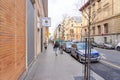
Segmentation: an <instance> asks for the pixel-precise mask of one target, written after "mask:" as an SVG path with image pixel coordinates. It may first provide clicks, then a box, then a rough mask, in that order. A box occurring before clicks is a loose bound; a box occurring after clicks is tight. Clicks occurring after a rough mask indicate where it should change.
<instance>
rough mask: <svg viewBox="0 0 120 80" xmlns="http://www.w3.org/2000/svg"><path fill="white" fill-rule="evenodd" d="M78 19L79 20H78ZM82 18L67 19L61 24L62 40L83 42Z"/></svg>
mask: <svg viewBox="0 0 120 80" xmlns="http://www.w3.org/2000/svg"><path fill="white" fill-rule="evenodd" d="M76 18H78V20H77V19H76ZM80 32H81V18H80V17H70V18H69V17H67V18H65V20H63V22H62V23H61V27H60V38H61V39H62V40H66V41H67V40H70V41H72V40H77V41H80V40H81V33H80Z"/></svg>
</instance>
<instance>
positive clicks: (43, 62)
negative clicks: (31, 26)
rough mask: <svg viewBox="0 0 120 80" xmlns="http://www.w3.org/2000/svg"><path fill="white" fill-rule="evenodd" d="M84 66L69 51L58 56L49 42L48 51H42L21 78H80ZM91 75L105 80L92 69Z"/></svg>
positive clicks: (41, 79)
mask: <svg viewBox="0 0 120 80" xmlns="http://www.w3.org/2000/svg"><path fill="white" fill-rule="evenodd" d="M83 67H84V66H83V65H82V64H81V63H79V62H78V61H76V60H75V59H74V58H72V57H71V56H70V55H69V54H67V53H64V54H60V53H58V55H57V56H56V55H55V53H54V51H53V49H52V45H51V44H49V46H48V49H47V51H46V52H44V53H41V54H40V55H39V56H38V58H37V60H36V61H35V62H34V64H33V65H32V67H31V68H30V69H29V71H28V73H27V76H26V78H25V79H23V78H20V80H78V79H77V77H80V76H83V74H84V73H83V71H84V68H83ZM91 75H92V76H93V77H94V78H95V80H104V79H103V78H102V77H100V76H99V75H97V74H95V73H94V72H92V71H91Z"/></svg>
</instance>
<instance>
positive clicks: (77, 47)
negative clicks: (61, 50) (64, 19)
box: [71, 42, 100, 62]
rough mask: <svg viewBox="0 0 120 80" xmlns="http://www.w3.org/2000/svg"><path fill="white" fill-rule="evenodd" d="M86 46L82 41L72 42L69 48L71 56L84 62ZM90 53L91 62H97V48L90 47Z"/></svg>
mask: <svg viewBox="0 0 120 80" xmlns="http://www.w3.org/2000/svg"><path fill="white" fill-rule="evenodd" d="M87 47H88V46H87V44H86V43H84V42H80V43H73V44H72V48H71V56H73V57H75V58H76V59H77V60H79V61H80V62H85V59H86V61H88V53H87V52H88V51H87ZM85 52H86V53H85ZM90 55H91V57H90V60H91V62H99V60H100V54H99V52H98V51H97V50H95V49H93V48H92V49H91V53H90Z"/></svg>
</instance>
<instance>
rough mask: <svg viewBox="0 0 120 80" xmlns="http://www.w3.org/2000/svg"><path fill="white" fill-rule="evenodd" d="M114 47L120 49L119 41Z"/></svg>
mask: <svg viewBox="0 0 120 80" xmlns="http://www.w3.org/2000/svg"><path fill="white" fill-rule="evenodd" d="M115 49H116V50H118V51H120V42H119V43H118V44H117V45H116V46H115Z"/></svg>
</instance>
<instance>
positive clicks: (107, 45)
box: [104, 43, 115, 49]
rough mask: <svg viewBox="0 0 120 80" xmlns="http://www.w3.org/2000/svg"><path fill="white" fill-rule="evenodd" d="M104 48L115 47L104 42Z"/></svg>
mask: <svg viewBox="0 0 120 80" xmlns="http://www.w3.org/2000/svg"><path fill="white" fill-rule="evenodd" d="M104 49H115V46H113V45H112V44H108V43H104Z"/></svg>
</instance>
